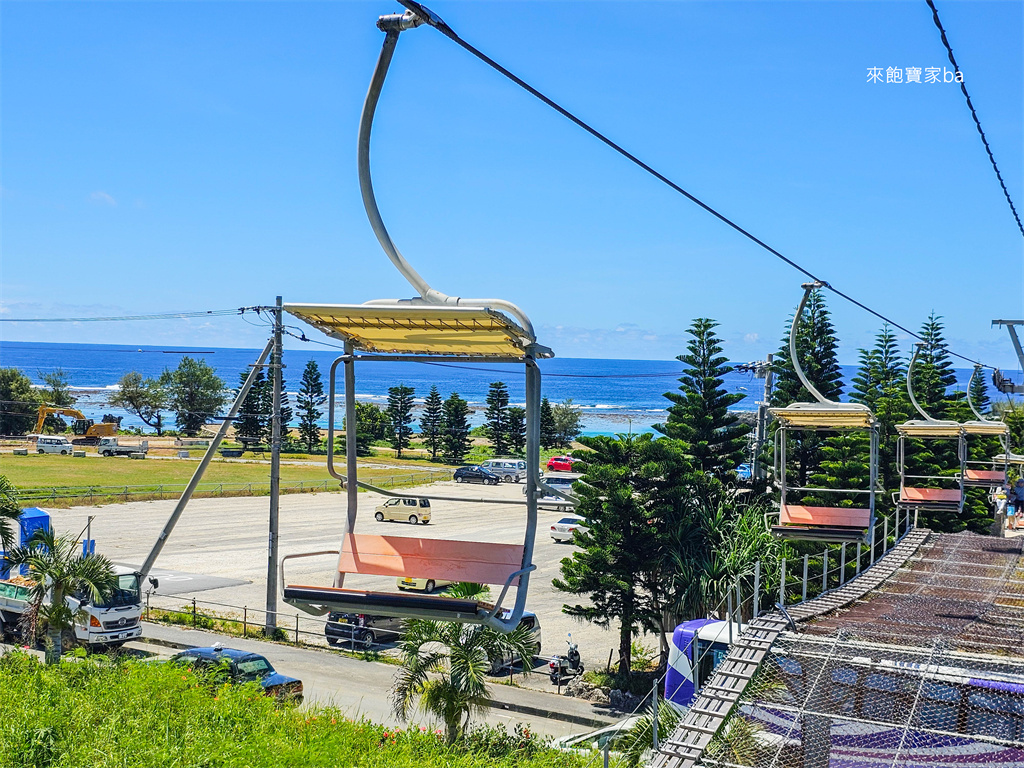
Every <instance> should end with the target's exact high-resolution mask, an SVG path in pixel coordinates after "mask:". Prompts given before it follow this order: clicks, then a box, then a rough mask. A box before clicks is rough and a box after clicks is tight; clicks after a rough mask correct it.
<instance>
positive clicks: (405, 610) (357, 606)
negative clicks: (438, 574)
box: [284, 586, 493, 621]
mask: <svg viewBox="0 0 1024 768" xmlns="http://www.w3.org/2000/svg"><path fill="white" fill-rule="evenodd" d="M284 601H285V602H286V603H289V604H291V605H307V606H319V607H322V608H327V609H329V610H331V611H345V612H349V613H367V614H376V615H382V616H397V617H402V618H411V619H435V620H440V621H477V620H479V617H480V615H481V614H484V613H487V612H488V611H489V610H491V608H493V606H490V605H487V604H485V603H478V602H476V601H475V600H461V599H457V598H452V597H440V596H435V595H410V594H405V593H403V594H395V593H391V592H367V591H364V590H356V589H338V588H335V587H306V586H290V587H285V588H284Z"/></svg>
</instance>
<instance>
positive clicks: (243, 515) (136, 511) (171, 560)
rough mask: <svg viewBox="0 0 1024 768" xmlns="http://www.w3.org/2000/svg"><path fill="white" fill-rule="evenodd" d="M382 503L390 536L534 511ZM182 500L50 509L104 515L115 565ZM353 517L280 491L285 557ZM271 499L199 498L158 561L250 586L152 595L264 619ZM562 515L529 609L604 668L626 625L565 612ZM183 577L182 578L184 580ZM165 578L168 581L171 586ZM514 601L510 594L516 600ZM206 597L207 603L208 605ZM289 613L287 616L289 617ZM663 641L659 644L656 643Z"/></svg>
mask: <svg viewBox="0 0 1024 768" xmlns="http://www.w3.org/2000/svg"><path fill="white" fill-rule="evenodd" d="M431 488H432V489H433V490H434V492H435V493H443V494H445V495H452V496H459V497H464V498H467V499H469V498H478V497H481V496H491V497H493V496H498V497H502V498H508V499H522V498H523V493H522V488H523V486H522V485H518V484H502V485H499V486H479V485H461V484H457V483H454V482H451V481H446V482H439V483H435V484H434V485H433V486H431ZM382 501H383V499H382V497H381V496H379V495H378V494H374V493H360V494H359V508H360V517H359V522H358V524H357V527H356V530H357V531H358V532H363V533H386V534H388V535H392V536H421V537H432V538H446V539H457V540H476V541H491V542H503V543H521V542H522V536H523V531H524V526H525V508H524V507H522V506H514V505H507V506H505V505H495V504H484V503H480V502H470V501H467V502H443V501H438V502H435V503H434V506H433V507H432V521H431V523H430V524H429V525H419V526H415V527H414V526H411V525H409V524H407V523H378V522H376V521H375V520H374V519H373V509H374V507H376V506H377V505H378V504H379V503H381V502H382ZM173 507H174V501H173V500H163V501H138V502H129V503H126V504H109V505H100V506H94V507H72V508H70V509H52V510H48V511H49V512H50V514H51V515H52V517H53V521H54V525H55V527H56V529H57V530H58V531H66V532H69V533H71V534H73V535H77V534H78V533H79V531H81V530H82V529H83V528H84V527H85V522H86V517H87V516H88V515H95V519H94V520H93V523H92V535H93V538H95V539H96V542H97V544H96V546H97V551H99V552H101V553H102V554H105V555H107V556H108V557H109V558H110V559H111V560H113V561H115V562H123V563H141V562H143V560H144V559H145V557H146V555H147V554H148V553H149V549H150V547H151V546H152V544H153V542H154V541H155V540H156V537H157V535H158V534H159V532H160V530H161V529H162V528H163V525H164V523H165V522H166V520H167V518H168V516H169V515H170V512H171V510H172V509H173ZM344 515H345V496H344V495H343V494H340V493H320V494H299V495H285V496H282V497H281V525H280V551H281V554H282V555H285V554H292V553H297V552H312V551H318V550H334V551H337V548H338V542H339V539H340V532H341V520H342V518H343V516H344ZM267 517H268V499H267V497H239V498H223V499H215V498H207V499H194V500H193V501H192V502H191V503H190V505H189V507H188V509H187V510H186V511H185V514H184V515H183V516H182V518H181V520H180V522H179V523H178V526H177V529H176V530H175V531H174V533H173V534H172V535H171V537H170V538H169V539H168V541H167V544H166V547H165V548H164V551H163V553H162V554H161V556H160V559H159V560H158V561H157V567H158V568H160V569H163V570H167V571H180V572H183V573H186V574H202V575H205V576H211V577H217V578H221V579H230V580H234V581H242V582H243V583H242V584H234V585H232V586H222V587H219V588H213V587H214V584H211V583H209V582H208V583H207V584H206V585H202V584H199V585H197V586H209V587H211V588H206V589H203V590H202V591H198V590H193V591H191V592H180V591H179V587H178V586H175V588H174V591H175V593H176V594H175V595H173V596H161V595H159V594H157V595H155V596H153V597H152V599H151V602H152V605H154V606H162V607H173V608H178V607H180V606H182V605H183V604H185V603H186V602H188V603H189V604H190V599H191V598H192V597H195V598H196V599H197V600H198V601H200V602H199V607H200V608H206V609H208V610H217V611H219V612H222V613H235V614H237V615H238V617H239V618H241V616H242V613H243V610H242V609H243V607H248V610H247V616H248V618H249V620H250V621H253V620H255V621H256V622H259V623H262V621H263V617H262V615H261V614H260V612H261V611H262V608H263V607H264V606H265V605H266V579H267ZM561 517H562V514H560V513H558V512H555V511H545V510H541V512H540V522H539V529H538V536H537V545H536V552H535V558H534V559H535V562H536V563H537V566H538V568H537V571H536V573H534V575H533V577H532V578H531V581H530V599H529V603H528V608H529V609H530V610H532V611H534V612H535V613H536V614H537V615H538V617H539V618H540V621H541V626H542V631H543V645H542V654H544V655H551V654H555V653H560V652H562V651H563V650H564V648H565V637H566V633H568V632H572V635H573V639H574V640H576V641H577V642H578V643H579V647H580V652H581V655H582V657H583V660H584V663H585V664H586V665H587V666H588V667H590V668H597V667H603V666H604V665H605V664H606V663H607V661H608V652H609V649H611V648H612V647H614V646H616V645H617V634H618V627H617V626H614V625H613V628H612V629H611V630H604V629H601V628H599V627H595V626H593V625H591V624H581V623H577V622H575V621H573V620H571V619H569V618H568V617H567V616H565V615H564V614H563V613H562V610H561V608H562V604H563V603H565V602H567V598H570V597H571V596H568V595H565V594H563V593H560V592H557V591H556V590H555V589H554V588H553V587H552V586H551V579H552V578H554V577H555V576H556V575H558V573H559V562H560V560H561V559H562V558H563V557H566V556H567V555H569V554H570V552H571V551H572V546H571V545H569V544H557V543H555V542H553V541H552V540H551V538H550V536H549V535H548V531H549V529H550V526H551V524H552V523H553V522H555V521H557V520H558V519H560V518H561ZM333 569H334V563H333V561H332V558H330V557H325V558H308V559H304V560H298V561H292V562H290V563H289V568H288V573H287V578H288V580H289V581H290V582H292V583H300V584H330V583H331V581H332V573H333ZM176 584H177V582H176ZM345 584H346V586H351V587H354V588H377V589H381V588H383V589H392V588H393V582H390V583H389V581H388V580H387V579H380V578H377V577H372V576H370V577H367V576H349V577H348V578H347V579H346V583H345ZM163 586H164V585H163V584H161V587H162V588H163ZM508 599H509V600H511V595H510V596H509V598H508ZM204 602H205V604H204ZM279 608H280V609H281V616H280V619H279V622H280V623H281V624H282V625H285V626H293V625H294V622H295V611H294V609H292V608H291V607H290V606H287V605H283V604H282V605H279ZM286 617H287V618H286ZM322 626H323V625H322V622H319V623H318V622H316V621H314V620H313V619H312V617H306V615H305V614H303V615H302V616H301V617H300V628H301V629H302V630H304V631H307V632H309V633H310V635H309V639H312V638H313V637H316V636H318V635H320V634H321V633H322ZM649 645H651V646H652V647H655V645H656V644H655V643H654V642H653V640H652V641H650V642H649Z"/></svg>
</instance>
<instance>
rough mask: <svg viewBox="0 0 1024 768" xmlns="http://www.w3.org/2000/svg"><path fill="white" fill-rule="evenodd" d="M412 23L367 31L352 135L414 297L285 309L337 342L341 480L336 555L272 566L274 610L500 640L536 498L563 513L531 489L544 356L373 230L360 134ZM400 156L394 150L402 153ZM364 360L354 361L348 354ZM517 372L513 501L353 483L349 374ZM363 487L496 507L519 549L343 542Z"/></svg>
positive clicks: (512, 620) (524, 587) (387, 246)
mask: <svg viewBox="0 0 1024 768" xmlns="http://www.w3.org/2000/svg"><path fill="white" fill-rule="evenodd" d="M422 22H423V20H422V19H421V18H419V17H418V16H416V15H415V14H413V13H412V12H406V13H405V14H402V15H397V14H396V15H390V16H382V17H381V18H380V20H379V21H378V24H377V26H378V27H379V28H380V29H381V30H382V31H384V32H385V33H386V37H385V40H384V46H383V49H382V50H381V54H380V58H379V59H378V62H377V67H376V69H375V71H374V74H373V80H372V81H371V84H370V89H369V92H368V93H367V96H366V102H365V104H364V106H363V114H362V119H361V121H360V126H359V147H358V149H359V151H358V166H359V182H360V188H361V191H362V195H363V204H364V206H365V208H366V213H367V217H368V218H369V220H370V225H371V226H372V227H373V230H374V232H375V234H376V235H377V239H378V240H379V241H380V244H381V246H382V247H383V249H384V251H385V253H386V254H387V255H388V258H389V259H391V261H392V263H393V264H394V265H395V266H396V267H397V268H398V270H399V271H400V272H401V273H402V275H403V276H404V277H405V278H406V279H407V280H408V281H409V283H410V284H411V285H412V286H413V288H414V289H415V290H416V291H417V293H418V294H419V296H417V297H416V298H413V299H406V300H398V299H382V300H377V301H370V302H367V303H366V304H359V305H307V304H286V305H285V306H284V309H285V310H286V311H287V312H289V313H290V314H292V315H294V316H295V317H297V318H299V319H301V320H303V321H305V322H306V323H309V324H310V325H312V326H313V327H315V328H317V329H319V330H321V331H323V332H324V333H326V334H327V335H328V336H331V337H333V338H335V339H340V340H341V341H343V342H344V344H345V354H343V355H342V356H340V357H339V358H338V359H337V360H335V361H334V364H333V365H332V366H331V372H330V392H329V406H328V407H329V411H328V414H329V421H328V446H329V449H328V452H327V466H328V471H329V472H330V473H331V474H332V475H333V476H334V477H337V478H339V479H340V480H342V483H343V485H344V486H345V488H346V490H347V493H348V514H347V517H346V520H345V526H344V531H343V534H342V540H341V546H340V547H339V549H338V551H337V553H334V552H333V551H331V552H310V553H302V554H295V555H289V556H288V557H285V558H282V560H281V565H280V583H281V584H283V585H286V586H284V589H283V597H284V600H285V602H287V603H289V604H290V605H293V606H295V607H296V608H299V609H300V610H303V611H305V612H307V613H311V614H314V615H323V614H325V613H327V612H329V611H346V612H354V613H363V614H372V615H378V616H397V617H405V618H424V619H437V620H447V621H458V622H465V623H477V624H487V625H489V626H491V627H494V628H496V629H499V630H501V631H506V632H508V631H512V630H513V629H515V628H516V627H517V626H518V624H519V621H520V619H521V618H522V615H523V611H524V609H525V605H526V597H527V592H528V587H529V578H530V573H531V572H532V571H533V570H535V568H536V566H535V565H534V564H533V547H534V539H535V536H536V532H537V502H538V499H539V497H540V496H541V495H542V494H543V493H548V494H552V495H555V496H559V497H562V498H564V499H565V500H566V502H567V503H568V504H569V505H573V504H574V503H575V501H576V500H575V498H574V497H573V496H571V495H570V494H566V493H564V492H561V491H557V490H555V489H552V488H548V487H547V486H546V485H544V484H543V483H542V482H541V480H540V475H539V466H540V370H539V368H538V367H537V363H536V360H537V359H540V358H546V357H551V356H552V352H551V350H550V349H548V348H547V347H544V346H541V345H540V344H538V343H537V340H536V336H535V335H534V332H533V326H532V324H531V323H530V320H529V318H528V317H527V316H526V315H525V314H524V313H523V311H522V310H520V309H519V308H518V307H517V306H515V305H514V304H512V303H510V302H507V301H504V300H501V299H463V298H458V297H454V296H447V295H445V294H443V293H441V292H439V291H437V290H435V289H433V288H431V287H430V286H429V285H428V284H427V282H426V281H425V280H424V279H423V278H422V277H421V276H420V275H419V274H418V273H417V272H416V271H415V270H414V269H413V268H412V266H411V265H410V264H409V263H408V262H407V261H406V260H405V257H404V256H402V254H401V253H400V252H399V251H398V249H397V247H395V244H394V242H393V241H392V239H391V236H390V235H389V234H388V231H387V229H386V228H385V226H384V222H383V220H382V219H381V216H380V211H379V210H378V208H377V204H376V201H375V199H374V194H373V185H372V183H371V180H370V157H369V152H370V129H371V126H372V122H373V115H374V111H375V109H376V105H377V100H378V98H379V96H380V91H381V88H382V86H383V83H384V78H385V76H386V74H387V69H388V66H389V64H390V62H391V57H392V55H393V53H394V49H395V45H396V44H397V42H398V37H399V34H400V32H402V31H403V30H406V29H411V28H413V27H416V26H419V24H421V23H422ZM403 151H404V150H403ZM357 352H358V353H364V354H357ZM381 360H385V361H403V362H408V361H412V362H437V361H447V362H453V361H458V362H463V363H487V364H493V363H518V364H521V365H523V366H524V367H525V372H526V464H527V470H526V487H525V494H526V498H525V499H498V498H481V499H467V498H465V497H450V496H441V495H432V494H423V493H417V494H416V495H415V496H412V495H409V494H402V493H395V492H391V491H385V490H383V489H380V488H375V487H374V486H372V485H368V484H367V483H363V482H360V481H359V479H358V477H357V472H356V407H355V406H356V401H355V392H356V388H355V364H356V363H357V362H359V363H363V362H371V361H381ZM338 365H344V373H345V385H344V390H345V437H346V441H345V464H346V471H345V474H344V475H341V474H338V473H337V472H336V471H335V469H334V460H333V450H331V449H332V448H333V445H334V434H335V431H334V405H335V396H336V393H337V388H336V386H335V379H336V376H335V374H336V371H337V368H338ZM359 488H365V489H368V490H372V491H375V492H377V493H381V494H384V495H386V496H391V497H398V498H423V497H426V498H430V499H435V500H447V501H455V502H466V501H474V502H485V503H498V504H503V505H506V506H509V505H516V506H521V507H525V512H526V514H525V531H524V535H523V542H522V543H521V544H498V543H487V542H469V541H446V540H437V539H421V538H413V537H404V536H376V535H367V534H359V533H355V525H356V520H357V502H358V495H357V491H358V489H359ZM327 554H337V557H338V566H337V572H336V573H335V576H334V583H333V585H332V586H330V587H325V586H304V585H297V584H288V582H287V580H286V578H285V572H284V571H285V563H286V562H287V561H289V560H293V559H295V558H299V557H313V556H318V555H327ZM347 574H363V575H368V576H379V577H391V579H392V580H391V586H392V587H393V586H394V580H393V578H394V577H408V576H411V577H416V578H427V579H434V580H445V581H455V582H460V581H467V582H476V583H483V584H490V585H494V586H497V587H499V588H500V592H499V594H498V597H497V599H496V600H495V601H494V603H493V604H489V603H482V602H477V601H475V600H464V599H455V598H450V597H446V596H443V595H417V594H408V593H394V592H384V591H376V590H361V589H349V588H346V587H345V577H346V575H347ZM512 587H515V588H516V595H515V603H514V605H513V606H512V607H511V608H504V607H503V605H502V603H503V602H504V600H505V597H506V595H507V594H508V591H509V589H510V588H512Z"/></svg>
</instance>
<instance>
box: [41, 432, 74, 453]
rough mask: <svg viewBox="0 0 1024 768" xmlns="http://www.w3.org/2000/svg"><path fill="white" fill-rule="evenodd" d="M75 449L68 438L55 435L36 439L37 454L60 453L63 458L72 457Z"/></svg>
mask: <svg viewBox="0 0 1024 768" xmlns="http://www.w3.org/2000/svg"><path fill="white" fill-rule="evenodd" d="M73 450H74V447H73V446H72V445H71V442H70V441H69V440H68V439H67V438H66V437H59V436H53V435H40V436H39V437H38V438H37V439H36V453H59V454H60V455H61V456H70V455H71V451H73Z"/></svg>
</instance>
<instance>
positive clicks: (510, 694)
mask: <svg viewBox="0 0 1024 768" xmlns="http://www.w3.org/2000/svg"><path fill="white" fill-rule="evenodd" d="M144 626H145V629H144V636H145V637H147V638H148V639H149V640H150V641H158V642H160V643H165V644H168V645H171V644H173V645H176V646H178V647H201V646H210V645H213V644H214V643H215V642H221V643H223V644H224V645H226V646H229V647H232V648H241V649H243V650H249V651H254V652H256V653H260V654H262V655H264V656H266V657H267V658H268V659H270V661H271V663H272V664H273V665H274V667H275V668H276V669H277V670H278V671H280V672H281V673H282V674H285V675H289V676H292V677H297V678H299V679H301V680H302V682H303V687H304V689H305V696H306V700H307V701H308V702H311V703H316V704H323V705H333V706H337V707H339V708H341V709H342V710H344V711H345V712H346V713H347V714H348V716H350V717H359V716H363V715H365V716H366V717H368V718H370V719H371V720H373V721H374V722H378V723H384V724H389V725H395V724H398V722H399V721H398V720H397V719H396V718H395V716H394V714H393V713H392V711H391V704H390V701H389V698H388V697H389V690H390V688H391V685H392V682H393V680H394V675H395V671H396V670H397V667H395V666H394V665H390V664H381V663H374V662H368V661H362V660H361V659H355V658H351V657H348V656H344V655H342V654H340V653H337V652H335V651H330V650H327V649H311V648H301V647H300V648H296V647H292V646H288V645H284V644H281V643H266V642H262V641H259V640H249V639H241V638H236V637H225V636H223V635H216V634H213V633H211V632H203V631H199V630H192V629H184V628H181V627H169V626H165V625H161V624H151V623H147V624H145V625H144ZM129 647H130V648H133V649H137V650H144V651H146V652H149V653H153V652H156V653H158V654H160V655H168V656H169V655H171V654H173V653H176V649H175V648H170V647H167V646H166V645H154V644H153V643H152V642H150V643H130V644H129ZM491 698H492V701H493V702H494V703H493V705H492V706H491V707H490V708H488V710H487V712H486V714H485V716H484V718H483V719H485V720H486V721H487V722H489V723H491V724H504V725H506V726H508V727H509V729H511V727H512V725H514V724H515V723H517V722H523V723H527V724H529V725H530V727H531V728H533V729H534V730H535V731H536V732H538V733H542V734H545V735H550V736H565V735H568V734H571V733H583V732H586V731H588V730H591V729H593V728H594V727H601V726H603V725H604V724H608V723H612V722H615V720H616V717H615V716H613V714H612V713H611V712H609V711H607V710H605V709H602V708H600V707H595V706H594V705H592V704H590V703H588V702H585V701H580V700H578V699H572V698H569V697H567V696H564V695H563V696H556V695H555V694H554V693H541V692H538V691H534V690H530V689H523V688H516V687H512V686H507V685H503V684H501V683H500V682H495V683H494V684H492V685H491ZM505 707H508V709H505ZM559 718H561V719H559ZM570 718H575V720H576V722H575V723H573V722H570V721H569V719H570ZM416 721H417V723H422V724H425V725H430V726H431V727H434V725H435V724H434V723H433V722H432V721H431V720H430V719H429V718H427V717H425V716H423V715H422V714H417V715H416ZM588 721H591V722H589V723H588Z"/></svg>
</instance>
